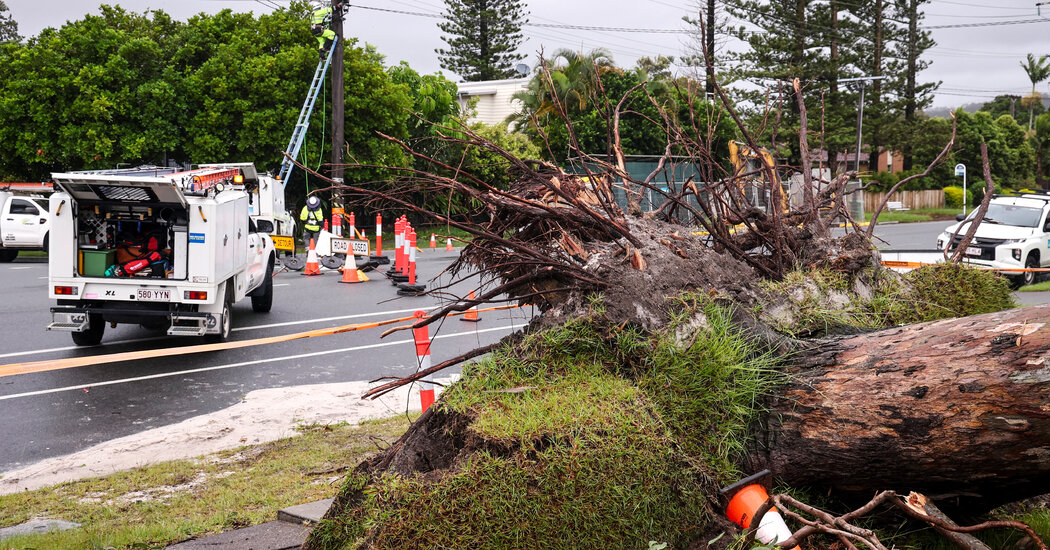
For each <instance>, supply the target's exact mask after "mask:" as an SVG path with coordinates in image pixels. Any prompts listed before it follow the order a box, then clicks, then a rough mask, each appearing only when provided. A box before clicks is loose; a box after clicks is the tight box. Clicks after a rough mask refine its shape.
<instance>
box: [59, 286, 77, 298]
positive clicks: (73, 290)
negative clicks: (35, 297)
mask: <svg viewBox="0 0 1050 550" xmlns="http://www.w3.org/2000/svg"><path fill="white" fill-rule="evenodd" d="M55 294H58V295H61V296H76V295H77V287H75V286H56V287H55Z"/></svg>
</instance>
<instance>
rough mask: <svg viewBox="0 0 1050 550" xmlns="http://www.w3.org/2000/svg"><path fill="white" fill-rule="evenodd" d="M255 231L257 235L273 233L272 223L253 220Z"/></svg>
mask: <svg viewBox="0 0 1050 550" xmlns="http://www.w3.org/2000/svg"><path fill="white" fill-rule="evenodd" d="M255 230H256V231H258V232H259V233H273V222H272V221H270V220H255Z"/></svg>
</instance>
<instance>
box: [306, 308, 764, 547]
mask: <svg viewBox="0 0 1050 550" xmlns="http://www.w3.org/2000/svg"><path fill="white" fill-rule="evenodd" d="M672 309H673V310H674V311H673V315H674V316H675V318H676V319H677V321H676V323H675V325H674V326H671V327H669V329H668V330H667V331H666V332H662V333H659V334H648V333H646V332H644V331H642V330H641V329H637V328H633V329H632V328H631V327H620V326H612V325H609V324H608V322H607V321H606V320H604V319H603V318H602V317H601V315H594V316H592V317H591V318H586V319H577V320H574V321H570V322H568V323H567V324H565V325H563V326H560V327H556V328H552V329H548V330H545V331H543V332H540V333H537V334H533V335H529V336H527V337H525V339H524V340H523V341H522V342H521V343H519V344H517V345H515V346H507V347H504V348H502V349H501V350H499V351H497V352H495V353H493V354H492V355H491V356H490V357H489V358H487V359H486V360H484V361H481V362H478V363H475V364H472V365H468V366H466V367H465V368H464V371H463V376H462V378H461V380H460V381H459V382H457V383H456V384H455V385H454V386H452V387H451V388H449V389H448V390H447V391H446V393H445V394H444V396H443V398H442V401H441V402H440V403H439V404H438V405H437V406H438V407H439V408H440V409H439V410H440V411H441V412H442V414H450V415H459V417H460V418H464V417H465V418H469V425H468V427H467V428H466V430H467V431H468V432H470V436H469V437H468V436H467V435H464V434H457V436H456V437H458V438H459V439H460V440H461V441H464V442H465V443H463V448H461V449H460V450H459V451H458V452H459V454H458V455H457V457H456V459H455V460H454V461H453V463H452V464H451V466H449V467H448V468H447V469H443V470H440V471H432V472H426V473H415V474H395V473H391V472H388V471H371V472H369V471H363V472H360V473H359V474H358V475H356V476H355V477H353V478H351V479H350V480H348V482H347V485H346V486H344V487H343V489H342V492H341V494H340V497H339V501H341V502H344V503H345V506H344V508H343V513H342V514H341V515H340V516H339V517H337V518H334V519H332V520H328V521H325V522H322V524H321V525H320V526H319V527H318V528H317V529H315V531H314V533H313V535H312V536H311V541H310V543H308V547H309V548H312V549H329V548H354V547H378V548H388V547H389V548H395V547H405V548H414V547H423V546H426V547H433V548H639V547H642V548H644V547H645V545H646V544H647V542H648V541H652V540H656V541H665V542H667V543H669V545H670V546H671V547H683V546H686V545H687V544H689V543H690V542H692V541H695V540H701V539H702V538H703V533H705V529H708V528H713V527H712V526H711V525H709V520H710V514H712V513H714V512H712V511H711V509H710V500H709V499H710V498H711V495H712V494H714V492H715V491H716V489H717V487H718V485H716V483H718V482H719V481H721V480H723V479H728V478H731V477H733V476H734V475H736V472H735V471H734V466H733V464H732V458H735V457H736V455H738V454H739V453H740V452H742V451H743V449H744V445H745V441H746V439H747V437H748V427H749V424H750V423H751V422H752V420H754V419H755V416H756V415H757V414H758V412H759V410H760V407H759V405H758V403H759V397H760V396H761V395H762V394H763V393H764V392H766V391H768V390H769V388H770V387H771V386H772V385H773V384H775V383H777V381H778V376H777V374H776V373H775V372H774V371H773V369H772V358H771V357H769V356H767V355H762V354H759V353H756V351H755V346H754V345H753V344H751V343H750V342H749V341H748V340H747V339H746V338H743V337H742V336H740V335H739V334H737V333H735V332H734V331H733V330H732V328H731V326H732V325H731V323H730V320H729V315H728V314H727V313H726V312H724V311H722V310H721V309H719V308H718V307H716V306H714V305H712V304H711V303H709V302H707V301H706V300H705V298H704V297H700V296H683V297H681V298H680V299H678V300H675V302H674V304H673V305H672ZM687 325H688V326H691V327H696V330H695V331H693V332H692V333H691V334H692V335H691V336H690V337H689V338H688V339H686V340H682V339H681V338H680V336H681V334H682V331H681V330H680V329H681V328H682V327H684V326H687ZM457 429H458V428H457ZM478 441H481V442H484V443H478ZM469 442H473V443H469ZM408 452H414V451H408ZM703 540H706V539H703Z"/></svg>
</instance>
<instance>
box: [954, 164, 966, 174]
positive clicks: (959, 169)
mask: <svg viewBox="0 0 1050 550" xmlns="http://www.w3.org/2000/svg"><path fill="white" fill-rule="evenodd" d="M955 175H956V176H965V175H966V165H965V164H961V163H960V164H956V165H955Z"/></svg>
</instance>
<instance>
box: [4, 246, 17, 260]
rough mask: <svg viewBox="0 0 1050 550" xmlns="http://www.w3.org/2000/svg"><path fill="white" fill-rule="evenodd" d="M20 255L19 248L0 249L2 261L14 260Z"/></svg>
mask: <svg viewBox="0 0 1050 550" xmlns="http://www.w3.org/2000/svg"><path fill="white" fill-rule="evenodd" d="M17 257H18V249H13V250H12V249H7V248H5V249H2V250H0V262H4V263H7V262H13V261H15V258H17Z"/></svg>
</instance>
